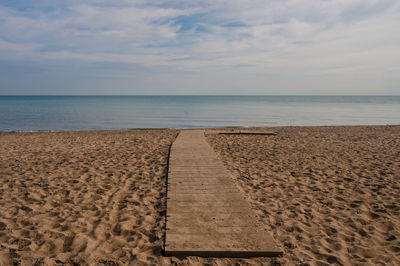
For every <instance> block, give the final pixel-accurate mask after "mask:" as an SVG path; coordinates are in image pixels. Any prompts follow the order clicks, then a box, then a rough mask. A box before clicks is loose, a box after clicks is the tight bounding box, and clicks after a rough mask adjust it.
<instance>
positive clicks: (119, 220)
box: [0, 126, 400, 265]
mask: <svg viewBox="0 0 400 266" xmlns="http://www.w3.org/2000/svg"><path fill="white" fill-rule="evenodd" d="M255 130H258V131H260V130H263V131H271V130H273V131H275V132H277V133H278V134H277V135H276V136H263V135H257V136H252V135H216V134H212V133H213V132H212V131H208V132H209V133H210V134H208V135H207V139H208V141H209V143H210V144H211V145H212V146H213V147H214V149H215V150H216V151H217V153H218V154H219V156H220V158H221V159H222V160H223V161H224V163H225V165H226V167H227V168H228V169H229V170H230V171H231V172H232V175H233V178H234V179H235V181H236V183H237V185H238V187H239V188H240V189H241V190H242V191H243V193H244V194H245V195H246V197H247V199H248V201H249V202H250V204H251V206H252V208H253V209H254V210H255V212H256V213H257V214H258V215H259V219H260V221H261V222H262V223H263V224H265V228H266V229H267V230H268V231H270V232H271V233H272V234H273V235H274V237H275V239H276V240H277V242H278V244H280V245H281V247H282V248H283V249H284V251H285V254H284V256H283V257H281V258H277V259H271V258H251V259H227V258H225V259H214V258H199V257H186V258H185V257H183V258H176V257H163V256H162V255H161V250H162V245H163V240H164V235H163V234H164V228H163V227H164V219H165V200H166V199H165V197H166V195H165V191H166V187H165V181H166V170H167V158H168V149H169V147H170V145H171V143H172V142H173V140H174V138H175V136H176V133H177V131H174V130H131V131H92V132H63V133H0V264H1V265H9V264H18V263H21V264H25V265H32V264H36V265H55V264H59V265H63V264H67V265H68V264H74V263H75V264H76V263H78V264H90V265H104V264H105V265H117V264H120V265H124V264H132V265H136V264H143V265H144V264H206V263H208V264H215V265H225V264H235V263H239V264H246V263H248V264H255V265H258V264H266V265H270V264H272V265H279V264H283V265H294V264H301V263H303V264H307V263H308V264H311V265H325V264H329V263H338V264H339V263H341V264H344V265H354V264H366V265H368V264H369V265H370V264H373V265H379V264H382V265H384V264H385V265H400V126H382V127H375V126H374V127H286V128H272V129H271V128H269V129H268V128H263V129H255Z"/></svg>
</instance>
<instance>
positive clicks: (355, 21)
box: [0, 0, 400, 86]
mask: <svg viewBox="0 0 400 266" xmlns="http://www.w3.org/2000/svg"><path fill="white" fill-rule="evenodd" d="M42 4H43V5H46V4H47V7H52V8H39V9H31V10H21V9H18V8H17V7H13V6H8V7H5V6H1V4H0V18H1V19H0V22H1V23H0V36H1V37H0V60H1V59H3V60H32V61H45V60H52V61H57V60H59V61H63V60H75V61H83V62H112V63H128V64H138V65H143V66H145V67H157V66H161V67H162V66H167V67H171V68H173V69H175V70H176V71H177V72H176V73H177V75H178V73H179V71H191V70H192V71H204V72H207V71H209V70H213V69H214V70H221V71H236V70H238V69H239V70H241V71H243V74H244V75H246V73H247V74H248V75H254V73H276V72H277V71H283V72H286V74H288V75H290V73H293V74H294V73H298V72H299V71H300V72H301V73H303V74H304V75H308V76H310V77H312V76H315V75H335V76H338V77H340V76H341V77H344V78H349V77H350V76H357V77H363V76H364V77H366V78H369V79H370V78H371V75H372V76H373V75H376V76H378V75H380V76H381V75H393V71H390V70H391V69H398V68H399V63H398V62H400V52H399V50H400V48H398V47H400V20H399V19H398V18H399V17H400V3H399V2H398V1H395V0H335V1H333V0H326V1H314V0H283V1H282V0H280V1H278V0H272V1H267V2H266V1H263V0H229V1H228V0H215V1H211V0H203V1H198V2H196V3H194V2H187V1H171V2H169V3H168V6H166V5H165V2H164V1H150V2H148V1H133V2H132V1H122V0H121V1H113V2H112V4H110V2H109V1H100V0H93V1H86V2H85V4H82V3H81V2H80V1H69V2H64V3H63V6H62V7H57V6H52V2H46V1H44V2H42ZM226 73H228V72H226ZM385 73H386V74H385ZM391 77H392V76H389V77H388V78H391ZM294 85H295V84H294ZM257 86H261V85H260V84H257Z"/></svg>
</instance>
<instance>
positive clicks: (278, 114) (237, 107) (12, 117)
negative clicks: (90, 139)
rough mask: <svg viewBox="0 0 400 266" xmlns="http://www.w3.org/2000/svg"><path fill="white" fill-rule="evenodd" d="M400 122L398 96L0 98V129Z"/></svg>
mask: <svg viewBox="0 0 400 266" xmlns="http://www.w3.org/2000/svg"><path fill="white" fill-rule="evenodd" d="M387 124H400V96H0V131H65V130H100V129H130V128H201V127H226V126H245V127H247V126H298V125H300V126H311V125H312V126H318V125H387Z"/></svg>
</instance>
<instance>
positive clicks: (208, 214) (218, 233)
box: [164, 130, 282, 257]
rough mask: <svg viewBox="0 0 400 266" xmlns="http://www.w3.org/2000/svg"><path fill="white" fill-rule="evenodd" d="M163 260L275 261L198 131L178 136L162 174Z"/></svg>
mask: <svg viewBox="0 0 400 266" xmlns="http://www.w3.org/2000/svg"><path fill="white" fill-rule="evenodd" d="M164 253H165V255H174V256H206V257H210V256H211V257H253V256H279V255H282V250H281V249H280V248H278V247H277V245H276V243H275V241H274V239H273V238H272V237H271V235H270V234H269V233H268V232H266V231H265V230H264V228H263V227H262V226H261V225H260V224H258V223H257V219H256V216H255V214H254V213H253V212H252V211H251V209H250V206H249V204H248V202H247V201H246V200H245V198H244V196H243V195H242V193H241V192H240V191H239V189H238V188H237V187H236V185H235V183H234V182H233V179H232V177H231V175H230V173H229V172H228V171H227V170H226V169H225V168H224V166H223V164H222V162H221V161H220V160H219V159H218V157H217V155H216V154H215V152H214V150H213V149H212V148H211V147H210V146H209V145H208V143H207V142H206V140H205V137H204V132H203V131H202V130H187V131H181V133H180V134H179V136H178V138H177V139H176V141H175V142H174V144H173V145H172V148H171V153H170V159H169V171H168V192H167V221H166V239H165V247H164Z"/></svg>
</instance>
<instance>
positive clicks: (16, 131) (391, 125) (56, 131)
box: [0, 124, 400, 134]
mask: <svg viewBox="0 0 400 266" xmlns="http://www.w3.org/2000/svg"><path fill="white" fill-rule="evenodd" d="M396 126H400V124H365V125H364V124H353V125H345V124H344V125H290V126H288V125H281V126H222V127H179V128H172V127H171V128H164V127H160V128H156V127H149V128H120V129H76V130H27V131H24V130H20V131H19V130H0V134H2V133H68V132H109V131H110V132H112V131H136V130H137V131H140V130H198V129H202V130H220V129H236V128H237V129H240V128H246V129H264V128H285V127H288V128H294V127H299V128H302V127H311V128H314V127H315V128H319V127H396Z"/></svg>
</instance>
